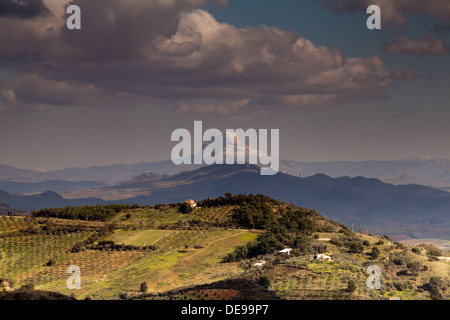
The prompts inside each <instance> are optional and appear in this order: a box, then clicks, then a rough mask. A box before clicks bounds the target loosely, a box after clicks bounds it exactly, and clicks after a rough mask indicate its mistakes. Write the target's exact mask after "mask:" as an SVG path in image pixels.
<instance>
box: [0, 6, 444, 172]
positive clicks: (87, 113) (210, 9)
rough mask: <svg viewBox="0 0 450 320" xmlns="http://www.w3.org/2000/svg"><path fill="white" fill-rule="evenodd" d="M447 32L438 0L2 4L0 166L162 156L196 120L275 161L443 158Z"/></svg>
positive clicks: (133, 160) (42, 166)
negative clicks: (274, 145) (374, 21)
mask: <svg viewBox="0 0 450 320" xmlns="http://www.w3.org/2000/svg"><path fill="white" fill-rule="evenodd" d="M372 4H375V5H378V6H379V7H380V9H381V17H382V23H381V25H382V28H381V30H369V29H368V28H367V26H366V20H367V19H368V18H369V16H370V15H369V14H367V13H366V9H367V7H368V6H369V5H372ZM68 5H77V6H79V7H80V9H81V30H69V29H68V28H67V27H66V19H67V18H68V17H69V14H66V13H65V10H66V7H67V6H68ZM449 31H450V3H449V1H448V0H430V1H422V0H403V1H390V0H370V1H369V0H320V1H319V0H303V1H301V0H283V1H275V0H228V1H226V0H215V1H212V0H211V1H209V0H185V1H176V0H152V1H148V0H96V1H90V0H72V1H64V0H35V1H15V0H3V1H1V3H0V164H6V165H11V166H15V167H20V168H28V169H38V170H52V169H62V168H68V167H74V166H77V167H87V166H93V165H109V164H119V163H127V164H132V163H139V162H154V161H161V160H169V159H170V153H171V150H172V148H173V147H174V145H175V144H176V143H174V142H171V139H170V138H171V133H172V132H173V131H174V130H175V129H178V128H185V129H188V130H190V131H193V124H194V121H199V120H201V121H203V127H204V128H205V129H207V128H218V129H221V130H225V129H237V128H242V129H249V128H255V129H279V130H280V157H281V158H282V159H286V160H295V161H320V162H324V161H336V160H351V161H362V160H392V159H400V158H405V157H411V156H431V157H436V158H446V159H450V148H449V144H450V143H449V137H450V125H449V124H450V108H449V101H450V90H449V86H450V63H449V62H450V60H449V57H450V55H449V54H450V32H449Z"/></svg>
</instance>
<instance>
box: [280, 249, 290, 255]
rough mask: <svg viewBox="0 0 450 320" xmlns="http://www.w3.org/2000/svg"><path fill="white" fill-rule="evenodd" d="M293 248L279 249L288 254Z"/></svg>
mask: <svg viewBox="0 0 450 320" xmlns="http://www.w3.org/2000/svg"><path fill="white" fill-rule="evenodd" d="M291 251H292V249H291V248H286V249H283V250H280V251H278V253H286V254H291Z"/></svg>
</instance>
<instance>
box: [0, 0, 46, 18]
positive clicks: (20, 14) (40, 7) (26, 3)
mask: <svg viewBox="0 0 450 320" xmlns="http://www.w3.org/2000/svg"><path fill="white" fill-rule="evenodd" d="M49 12H50V11H49V9H48V8H47V7H46V6H45V5H44V4H43V3H42V0H32V1H30V0H2V1H0V17H15V18H20V19H30V18H34V17H37V16H45V15H47V14H49Z"/></svg>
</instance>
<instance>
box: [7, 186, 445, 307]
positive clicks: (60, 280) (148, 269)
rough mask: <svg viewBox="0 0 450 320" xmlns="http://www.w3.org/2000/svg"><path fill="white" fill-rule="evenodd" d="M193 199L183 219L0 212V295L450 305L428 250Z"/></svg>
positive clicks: (295, 213)
mask: <svg viewBox="0 0 450 320" xmlns="http://www.w3.org/2000/svg"><path fill="white" fill-rule="evenodd" d="M198 204H199V206H201V208H196V209H193V210H192V211H190V212H188V213H181V212H180V205H181V204H179V203H178V204H176V203H173V204H159V205H158V206H133V207H131V206H126V207H122V209H120V208H116V209H119V210H113V211H110V210H109V211H108V214H107V215H102V214H99V213H101V212H105V211H104V210H105V209H107V208H106V207H107V206H95V207H91V208H89V210H86V211H85V213H86V214H85V215H84V214H83V215H81V216H80V215H79V214H78V213H77V212H75V211H73V209H74V208H59V209H55V210H40V211H38V212H35V213H34V214H33V216H32V217H0V235H1V236H0V256H1V257H2V264H0V299H49V298H50V297H46V296H47V294H44V296H42V293H45V292H53V293H55V294H63V295H65V296H72V297H75V298H77V299H91V300H111V299H113V300H115V299H145V300H184V301H188V300H189V301H190V300H261V299H263V300H311V299H314V300H390V299H398V300H399V299H407V300H428V299H448V298H450V279H449V275H448V266H449V265H448V264H449V261H448V260H449V259H450V258H449V257H448V255H449V253H448V252H445V251H442V250H439V249H437V248H435V247H433V246H429V245H418V246H410V245H404V244H401V243H398V242H394V241H392V239H390V238H389V237H388V236H385V235H383V236H381V235H371V234H367V233H366V232H361V233H354V232H352V231H351V230H350V229H349V228H347V227H345V226H344V225H342V224H341V223H338V222H336V221H333V220H330V219H328V218H326V217H324V216H323V215H321V214H320V213H318V212H316V211H315V210H310V209H306V208H301V207H297V206H294V205H291V204H288V203H286V202H282V201H278V200H275V199H271V198H268V197H266V196H263V195H249V196H244V195H230V194H227V195H226V197H220V198H216V199H205V200H203V201H199V202H198ZM78 209H80V208H78ZM84 209H86V208H84ZM63 214H64V219H62V218H61V216H62V215H63ZM58 216H59V218H58ZM80 218H81V220H80ZM249 225H253V227H252V228H249ZM281 249H290V250H288V252H289V253H281V252H280V251H283V250H281ZM284 251H286V250H284ZM318 254H321V255H322V256H320V255H318ZM324 257H326V259H323V258H324ZM69 266H77V267H78V268H79V270H80V277H81V285H80V287H79V288H78V289H77V290H70V288H68V287H67V279H68V277H69V275H68V274H67V268H68V267H69ZM369 266H372V267H373V266H377V267H378V270H379V277H380V285H379V287H377V288H376V289H373V288H370V287H369V286H368V285H367V283H368V279H369V276H370V275H369V274H368V273H367V268H368V267H369ZM53 293H52V294H51V295H52V296H53V295H55V294H53Z"/></svg>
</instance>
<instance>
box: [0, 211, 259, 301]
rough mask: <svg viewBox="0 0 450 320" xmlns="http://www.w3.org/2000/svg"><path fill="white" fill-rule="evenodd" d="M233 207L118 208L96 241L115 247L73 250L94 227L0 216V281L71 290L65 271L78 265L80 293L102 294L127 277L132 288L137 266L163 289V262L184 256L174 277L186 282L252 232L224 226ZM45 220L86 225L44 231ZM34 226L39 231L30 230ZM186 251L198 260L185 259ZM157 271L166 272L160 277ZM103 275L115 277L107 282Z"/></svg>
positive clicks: (221, 270) (248, 238)
mask: <svg viewBox="0 0 450 320" xmlns="http://www.w3.org/2000/svg"><path fill="white" fill-rule="evenodd" d="M232 209H233V208H232V207H221V208H218V209H213V208H211V209H209V208H207V209H198V210H195V211H194V212H192V213H189V214H181V213H179V212H178V210H177V209H175V208H167V207H166V208H160V209H154V208H138V209H132V210H126V211H122V212H120V213H119V214H117V216H115V217H113V218H112V219H111V220H110V221H109V222H108V223H113V224H114V225H115V229H114V232H113V233H112V234H110V235H108V236H106V237H103V238H101V239H99V240H97V242H99V241H109V242H111V241H112V242H113V243H114V244H117V245H121V247H120V248H119V249H117V248H116V247H113V248H94V247H93V248H91V247H86V248H84V249H82V250H81V251H79V252H75V251H73V250H72V248H74V246H75V245H76V244H77V243H80V242H83V241H85V240H86V239H88V238H89V237H90V236H92V235H95V234H96V230H99V229H98V227H99V226H96V225H95V226H89V227H90V229H89V228H87V229H86V230H84V229H83V228H85V227H86V223H88V222H86V221H78V222H77V220H61V219H55V218H50V219H42V218H40V219H24V218H22V217H0V261H1V262H0V279H10V280H12V281H13V282H14V283H15V287H20V286H23V285H27V284H33V285H34V287H35V288H38V289H45V290H54V291H58V292H66V293H68V294H71V293H73V291H72V292H70V291H69V290H68V289H67V287H66V281H67V279H68V277H69V276H70V274H68V273H67V268H68V267H69V266H72V265H75V266H78V267H79V268H80V271H81V275H82V282H83V288H86V289H85V290H81V291H78V292H77V294H80V295H82V294H87V293H88V292H89V293H92V292H100V293H98V294H99V295H105V294H106V295H107V294H109V293H108V292H109V289H108V288H111V287H115V286H117V284H118V283H119V284H121V285H122V287H126V283H127V281H128V282H129V283H130V284H129V290H131V289H133V288H134V289H137V288H138V287H139V284H138V283H134V281H133V279H132V278H131V277H130V270H140V271H139V272H141V275H143V277H144V278H145V279H146V280H147V282H149V284H150V286H152V284H151V283H152V281H154V282H153V289H154V290H161V289H162V288H163V287H165V282H164V279H165V276H164V273H167V271H168V269H167V268H164V269H161V266H166V267H167V266H170V265H173V266H176V264H177V261H178V260H179V259H181V262H182V263H183V265H187V266H188V267H187V268H186V269H185V270H183V273H180V275H179V279H180V281H181V282H183V281H184V282H186V281H188V280H189V278H191V277H194V274H195V270H200V269H201V268H206V266H211V265H213V264H218V263H219V262H220V260H219V258H221V256H222V254H223V252H229V251H231V250H233V247H234V246H235V245H242V244H245V243H247V242H248V241H251V240H253V239H255V238H256V235H252V234H251V233H250V232H245V231H242V230H231V229H230V230H228V229H226V228H225V225H224V224H225V222H226V221H228V222H229V221H231V212H232ZM46 223H47V224H48V223H51V225H53V226H57V227H58V228H59V229H64V228H68V227H69V226H70V228H74V227H76V226H77V224H79V226H80V227H82V228H81V229H83V230H84V231H74V232H72V231H68V230H60V231H53V232H46V231H45V230H44V229H45V225H46ZM89 223H90V224H93V223H94V222H89ZM222 225H224V228H221V226H222ZM217 226H220V227H217ZM42 227H44V229H42ZM33 228H34V229H39V228H41V230H40V231H31V230H32V229H33ZM161 228H164V229H161ZM247 234H248V235H247ZM226 239H230V241H228V242H227V240H226ZM222 240H223V241H224V242H223V243H224V244H225V246H226V247H225V248H220V251H217V250H216V249H214V248H215V246H217V245H219V244H220V245H221V243H222V242H221V241H222ZM230 245H231V246H230ZM127 246H129V247H127ZM214 251H216V252H214ZM190 256H192V257H194V256H196V257H197V259H194V260H191V258H190V259H189V262H187V261H188V260H184V259H187V258H188V257H190ZM213 257H214V258H213ZM202 264H203V266H202ZM130 268H131V269H130ZM233 268H235V266H233V265H229V266H227V267H226V268H224V266H219V268H217V270H216V271H217V272H215V271H214V272H212V273H210V276H211V277H219V278H220V277H221V276H220V274H223V275H225V274H228V273H229V272H230V270H231V269H233ZM169 269H170V267H169ZM155 270H159V271H158V272H162V273H163V274H162V275H161V276H160V275H159V274H158V272H154V271H155ZM195 277H197V275H195ZM106 279H115V280H114V281H111V282H108V281H107V280H106ZM152 279H153V280H152ZM205 279H206V278H205ZM167 283H169V281H167ZM116 295H117V293H116Z"/></svg>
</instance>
